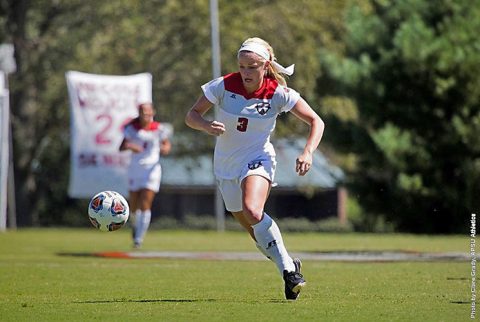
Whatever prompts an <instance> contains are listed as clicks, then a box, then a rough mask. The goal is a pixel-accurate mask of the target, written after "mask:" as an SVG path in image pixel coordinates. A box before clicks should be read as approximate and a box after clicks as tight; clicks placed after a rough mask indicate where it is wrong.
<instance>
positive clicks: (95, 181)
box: [66, 71, 152, 198]
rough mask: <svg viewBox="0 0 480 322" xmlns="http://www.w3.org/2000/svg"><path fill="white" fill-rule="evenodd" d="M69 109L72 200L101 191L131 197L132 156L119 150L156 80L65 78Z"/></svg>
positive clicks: (139, 77) (144, 76)
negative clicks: (129, 173)
mask: <svg viewBox="0 0 480 322" xmlns="http://www.w3.org/2000/svg"><path fill="white" fill-rule="evenodd" d="M66 78H67V85H68V94H69V97H70V108H71V129H70V131H71V153H70V156H71V167H70V168H71V170H70V184H69V188H68V194H69V195H70V197H72V198H90V197H91V196H93V195H94V194H95V193H97V192H99V191H102V190H115V191H118V192H120V193H121V194H124V195H126V194H127V193H128V188H127V166H128V162H130V154H129V152H120V151H119V150H118V148H119V146H120V143H121V141H122V139H123V133H122V129H123V126H124V125H125V124H126V123H127V122H128V121H130V120H131V119H132V118H134V117H136V116H137V115H138V109H137V106H138V104H139V103H142V102H151V101H152V75H151V74H149V73H143V74H136V75H130V76H108V75H94V74H86V73H80V72H74V71H70V72H67V73H66Z"/></svg>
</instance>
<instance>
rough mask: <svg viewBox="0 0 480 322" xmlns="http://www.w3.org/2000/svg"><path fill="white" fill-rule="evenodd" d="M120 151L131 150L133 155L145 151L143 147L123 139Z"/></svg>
mask: <svg viewBox="0 0 480 322" xmlns="http://www.w3.org/2000/svg"><path fill="white" fill-rule="evenodd" d="M119 150H120V151H125V150H130V151H132V152H133V153H139V152H142V151H143V147H141V146H139V145H138V144H135V143H132V142H130V141H129V140H127V139H125V138H124V139H123V141H122V143H121V144H120V148H119Z"/></svg>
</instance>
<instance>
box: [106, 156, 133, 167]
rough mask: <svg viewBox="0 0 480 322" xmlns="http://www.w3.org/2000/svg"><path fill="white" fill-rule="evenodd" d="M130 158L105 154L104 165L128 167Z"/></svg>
mask: <svg viewBox="0 0 480 322" xmlns="http://www.w3.org/2000/svg"><path fill="white" fill-rule="evenodd" d="M128 160H129V158H128V157H127V156H125V155H123V154H105V155H103V163H104V164H105V165H107V166H115V167H117V166H118V167H125V166H127V165H128Z"/></svg>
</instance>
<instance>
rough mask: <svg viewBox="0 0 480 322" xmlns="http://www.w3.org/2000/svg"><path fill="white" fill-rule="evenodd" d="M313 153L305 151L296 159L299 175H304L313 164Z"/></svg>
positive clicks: (296, 168) (296, 169)
mask: <svg viewBox="0 0 480 322" xmlns="http://www.w3.org/2000/svg"><path fill="white" fill-rule="evenodd" d="M312 161H313V156H312V153H310V152H308V151H304V152H303V153H302V154H301V155H300V156H299V157H298V158H297V160H296V166H295V171H296V172H297V173H298V175H299V176H304V175H305V174H306V173H307V172H308V170H310V167H311V166H312Z"/></svg>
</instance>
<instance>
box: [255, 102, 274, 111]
mask: <svg viewBox="0 0 480 322" xmlns="http://www.w3.org/2000/svg"><path fill="white" fill-rule="evenodd" d="M270 108H271V106H270V103H269V102H268V100H263V102H260V103H257V104H255V109H256V110H257V112H258V114H260V115H265V114H267V112H268V110H269V109H270Z"/></svg>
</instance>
